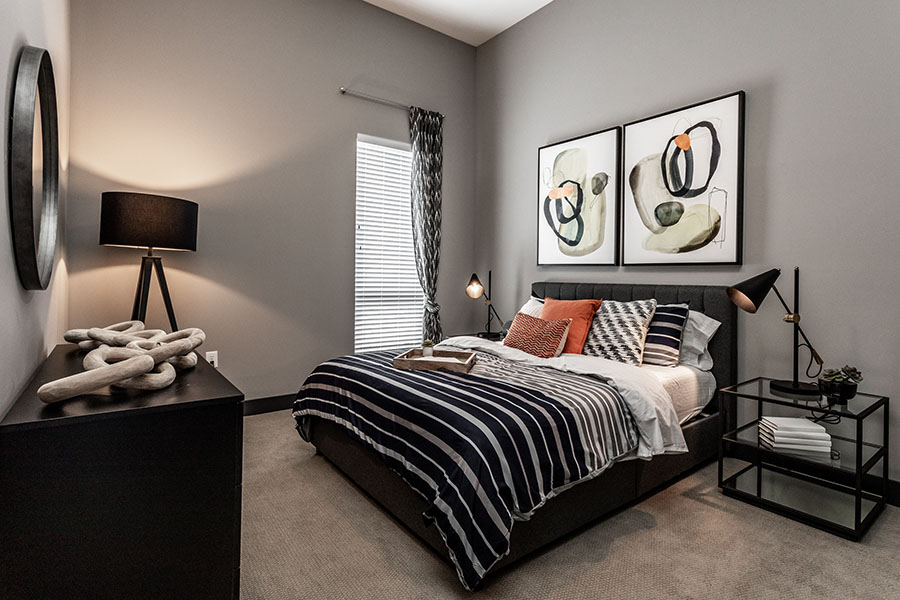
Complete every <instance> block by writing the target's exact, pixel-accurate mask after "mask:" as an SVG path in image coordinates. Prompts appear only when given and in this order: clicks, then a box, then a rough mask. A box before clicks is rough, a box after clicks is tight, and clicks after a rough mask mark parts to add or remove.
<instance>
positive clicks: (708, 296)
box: [295, 282, 737, 589]
mask: <svg viewBox="0 0 900 600" xmlns="http://www.w3.org/2000/svg"><path fill="white" fill-rule="evenodd" d="M531 294H532V296H534V297H538V298H545V297H551V298H556V299H560V300H581V299H592V298H593V299H598V298H599V299H608V300H617V301H629V300H639V299H646V298H655V299H657V301H658V302H659V303H672V302H686V301H688V302H690V306H691V309H692V310H697V311H700V312H703V313H705V314H706V315H708V316H710V317H712V318H714V319H716V320H717V321H719V322H720V323H721V325H720V327H719V330H718V331H717V333H716V335H715V336H714V337H713V338H712V340H711V341H710V344H709V352H710V354H711V355H712V358H713V362H714V364H713V367H712V369H711V371H710V373H709V374H702V373H699V374H697V376H696V378H694V379H691V378H688V379H684V377H680V378H674V377H671V375H672V374H671V373H670V374H667V375H669V378H670V379H672V381H669V382H668V384H667V383H665V382H662V383H663V385H664V386H665V387H666V389H667V391H669V390H670V387H671V386H672V385H674V386H675V387H674V388H671V389H672V390H675V389H676V388H679V387H680V388H684V389H681V390H680V392H679V393H676V394H674V395H673V399H676V398H678V400H676V401H675V402H674V404H675V405H676V408H679V405H681V406H680V409H679V410H677V412H678V421H679V422H683V425H681V426H680V434H681V435H683V439H684V442H686V444H687V448H688V451H687V452H684V453H679V454H663V455H659V456H654V457H653V458H652V460H648V461H644V460H624V461H618V460H610V465H609V466H604V467H603V468H602V469H597V472H596V473H592V476H591V477H588V478H586V479H585V480H583V481H581V482H579V483H578V484H577V485H571V486H568V487H567V489H565V491H563V492H562V493H558V494H556V493H551V494H549V496H550V497H549V498H546V499H544V500H543V501H542V502H539V503H537V508H536V510H533V511H529V512H528V513H527V514H526V515H525V516H524V517H523V518H526V519H527V520H515V522H514V523H515V526H514V527H513V526H512V525H511V524H510V529H509V532H508V533H509V535H508V539H507V540H506V541H507V542H508V550H507V551H506V552H504V554H503V555H502V556H500V557H499V558H498V559H497V560H496V561H495V562H492V563H491V564H490V565H489V566H488V568H487V569H486V570H485V571H489V572H490V573H494V572H496V571H497V570H499V569H500V568H502V567H504V566H507V565H510V564H512V563H514V562H516V561H517V560H519V559H521V558H522V557H524V556H526V555H528V554H530V553H532V552H534V551H536V550H538V549H540V548H542V547H544V546H546V545H548V544H550V543H552V542H553V541H555V540H558V539H560V538H561V537H563V536H566V535H568V534H570V533H572V532H573V531H575V530H577V529H579V528H581V527H584V526H585V525H587V524H589V523H592V522H594V521H596V520H598V519H600V518H601V517H603V516H604V515H607V514H609V513H611V512H612V511H615V510H617V509H619V508H621V507H623V506H625V505H627V504H628V503H630V502H633V501H635V500H636V499H638V498H641V497H643V496H646V495H647V494H649V493H651V492H653V491H656V490H658V489H661V487H662V486H664V485H665V484H667V483H670V482H672V481H674V480H675V479H677V478H678V477H679V476H681V475H683V474H684V473H686V472H687V471H690V470H691V469H693V468H694V467H696V466H698V465H701V464H704V463H705V462H708V461H709V460H710V459H712V458H714V457H715V456H716V454H717V448H718V418H719V415H718V411H719V398H718V397H717V396H714V397H713V399H712V400H711V401H710V402H709V403H708V404H707V405H706V406H705V407H701V406H699V404H700V403H698V402H697V401H696V399H695V398H693V399H692V396H695V395H696V394H698V393H703V390H704V389H706V390H707V391H708V390H710V388H712V389H715V388H716V387H719V388H721V387H725V386H728V385H732V384H734V383H736V381H737V377H736V375H737V315H736V308H735V306H734V304H732V303H731V301H730V300H729V299H728V297H727V295H726V294H725V288H724V287H723V286H698V285H645V284H598V283H557V282H537V283H534V284H532V286H531ZM663 379H665V375H664V376H663ZM685 381H688V382H691V383H690V384H689V385H686V384H685V383H684V382H685ZM673 382H674V383H673ZM361 393H362V392H361ZM670 393H671V392H670ZM362 395H365V394H364V393H362ZM299 402H300V400H299V399H298V403H299ZM295 407H296V405H295ZM725 414H726V415H729V418H732V417H731V415H733V411H726V413H725ZM345 424H346V423H345ZM298 429H301V430H302V431H301V434H302V435H304V437H305V438H307V439H308V440H309V441H310V442H311V443H313V444H314V445H315V447H316V449H317V451H318V453H320V454H322V455H323V456H325V457H326V458H327V459H328V460H329V461H331V462H332V463H333V464H334V465H335V466H336V467H337V468H338V469H339V470H341V471H342V472H343V473H344V474H345V475H346V476H347V477H349V478H350V479H351V480H352V481H353V482H354V483H355V484H356V485H357V486H359V487H360V488H361V489H362V490H363V491H365V492H366V493H367V494H368V495H370V496H371V497H372V498H373V499H374V500H375V501H376V502H377V503H379V504H380V505H381V506H382V507H383V508H384V509H385V510H387V511H388V512H389V513H390V514H391V515H393V516H394V517H395V518H396V519H397V520H399V521H400V522H401V523H402V524H404V525H405V526H406V527H407V528H408V529H409V530H410V531H412V532H413V533H414V534H415V535H417V536H418V537H419V538H420V539H421V540H422V541H423V542H424V543H426V544H427V545H428V546H429V547H431V548H432V549H433V550H434V551H435V552H436V553H438V554H439V555H440V556H442V557H444V558H445V559H446V560H448V562H451V564H453V565H455V566H456V568H457V572H458V574H459V575H460V580H461V581H462V583H463V585H464V586H465V587H467V588H470V589H472V588H475V587H478V585H480V584H481V581H482V580H483V578H484V577H485V576H487V575H488V574H489V573H486V572H484V573H482V572H479V573H478V574H475V575H473V574H471V573H465V572H463V570H462V568H461V566H460V560H459V556H458V554H459V550H458V549H457V552H456V553H454V551H453V549H452V548H453V544H451V543H450V542H449V541H447V540H446V539H445V538H446V536H444V535H442V533H441V531H445V529H446V528H445V527H441V523H438V524H437V525H438V526H434V524H433V522H434V519H433V515H432V516H431V518H423V514H426V511H427V510H428V509H429V508H432V509H433V506H430V503H429V502H427V501H426V500H425V499H424V498H423V497H422V496H421V495H420V494H419V493H417V492H415V491H414V490H413V488H412V487H410V484H408V483H407V481H404V479H403V478H401V476H400V475H398V473H397V472H395V471H394V470H392V469H391V468H390V467H389V466H388V465H387V464H386V462H385V460H384V458H383V457H382V456H380V455H379V454H378V453H377V452H376V451H375V450H373V449H371V448H370V447H368V446H366V445H364V444H363V443H361V442H360V441H359V440H358V439H356V438H354V437H351V435H348V431H347V430H346V429H345V428H344V427H342V426H341V425H338V424H336V423H335V422H333V421H332V420H328V419H325V418H320V417H318V416H315V415H310V414H309V413H308V411H307V414H305V416H304V417H303V418H302V419H301V418H298ZM617 451H618V450H616V449H612V450H610V451H609V452H608V453H609V454H610V457H609V458H610V459H618V458H621V457H620V456H612V455H613V454H616V452H617ZM601 452H602V450H601ZM394 466H395V467H396V465H394ZM439 529H440V531H439ZM448 545H449V547H450V548H451V549H449V550H448Z"/></svg>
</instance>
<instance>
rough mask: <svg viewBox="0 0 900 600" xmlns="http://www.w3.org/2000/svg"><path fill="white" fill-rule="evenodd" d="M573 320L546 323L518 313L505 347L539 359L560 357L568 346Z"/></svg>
mask: <svg viewBox="0 0 900 600" xmlns="http://www.w3.org/2000/svg"><path fill="white" fill-rule="evenodd" d="M571 324H572V319H560V320H558V321H545V320H544V319H539V318H537V317H532V316H530V315H526V314H525V313H518V314H517V315H516V318H515V319H513V322H512V325H510V327H509V333H507V334H506V337H505V338H503V345H504V346H509V347H510V348H518V349H519V350H522V351H523V352H527V353H528V354H533V355H535V356H537V357H539V358H553V357H554V356H559V354H560V353H561V352H562V350H563V347H564V346H565V345H566V336H567V335H568V334H569V325H571Z"/></svg>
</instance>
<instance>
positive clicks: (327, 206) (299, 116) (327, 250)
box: [69, 0, 476, 398]
mask: <svg viewBox="0 0 900 600" xmlns="http://www.w3.org/2000/svg"><path fill="white" fill-rule="evenodd" d="M474 53H475V50H474V48H472V47H471V46H468V45H466V44H463V43H461V42H457V41H455V40H452V39H450V38H448V37H445V36H443V35H441V34H438V33H436V32H434V31H431V30H428V29H426V28H424V27H422V26H420V25H416V24H414V23H412V22H411V21H407V20H405V19H402V18H400V17H397V16H395V15H392V14H390V13H387V12H385V11H383V10H381V9H378V8H376V7H374V6H371V5H369V4H366V3H363V2H360V1H359V0H329V1H327V2H326V1H321V0H320V1H298V0H283V1H278V2H268V3H265V5H264V6H263V5H259V4H257V3H251V2H245V1H242V0H231V1H227V2H223V1H219V0H215V1H214V0H207V1H202V2H182V1H181V0H160V1H156V2H144V1H139V0H124V1H123V0H90V1H83V2H78V3H74V6H73V7H72V70H73V85H72V106H73V120H72V140H73V144H72V160H71V163H72V167H71V170H72V173H71V193H70V197H71V200H70V206H71V207H72V208H71V212H70V219H69V236H70V242H69V249H70V254H69V256H70V272H71V280H72V285H71V295H70V312H69V316H70V322H71V324H72V326H73V327H84V326H89V325H97V324H107V323H112V322H116V321H120V320H124V319H127V318H128V317H129V315H130V310H131V301H132V298H133V295H134V286H135V281H136V278H137V271H138V265H139V263H140V254H141V253H140V251H138V250H129V249H120V248H104V247H100V246H98V245H97V229H98V215H99V205H100V194H101V192H103V191H107V190H115V189H131V190H139V191H147V192H155V193H163V194H171V195H175V196H181V197H185V198H189V199H191V200H194V201H196V202H198V203H199V204H200V233H199V239H198V251H197V252H196V253H195V254H193V253H184V254H182V253H171V252H170V253H165V256H164V263H165V265H166V274H167V276H168V279H169V287H170V289H171V293H172V297H173V301H174V304H175V311H176V314H177V316H178V321H179V325H180V326H182V327H184V326H197V327H201V328H203V329H204V330H205V331H206V333H207V334H208V338H207V343H206V344H205V345H204V346H203V347H202V348H201V350H218V351H219V361H220V368H221V370H222V372H223V373H224V374H225V375H226V376H228V377H229V378H230V379H231V380H232V381H233V382H234V383H235V384H236V385H237V386H238V387H239V388H241V389H242V390H243V391H244V393H245V394H246V396H247V397H248V398H253V397H264V396H270V395H278V394H289V393H294V392H296V390H297V389H298V388H299V386H300V384H301V383H302V382H303V379H304V378H305V376H306V375H307V374H308V373H309V371H310V370H312V368H313V367H314V366H315V365H316V364H317V363H318V362H321V361H322V360H324V359H327V358H330V357H332V356H335V355H339V354H343V353H347V352H350V351H352V349H353V281H354V277H353V263H354V248H353V237H354V210H355V205H354V189H355V166H354V165H355V140H356V134H357V132H362V133H366V134H370V135H375V136H379V137H385V138H392V139H405V140H408V139H409V138H408V132H409V130H408V124H407V115H406V113H405V112H404V111H402V110H397V109H393V108H389V107H385V106H382V105H379V104H373V103H369V102H365V101H362V100H359V99H354V98H350V97H341V96H340V95H338V88H339V87H340V86H350V87H354V88H358V89H360V90H363V91H367V92H369V93H372V94H375V95H378V96H383V97H387V98H393V99H396V100H398V101H401V102H409V103H412V104H417V105H419V106H423V107H426V108H431V109H434V110H439V111H441V112H443V113H444V114H445V115H446V121H445V137H444V150H445V153H444V188H443V191H444V204H443V206H444V213H443V215H444V221H443V235H444V238H443V239H444V243H443V256H442V261H441V271H440V279H439V287H438V302H439V303H441V304H442V306H443V310H442V316H443V323H444V330H445V331H446V332H448V333H453V332H459V331H466V330H470V328H471V327H474V326H475V323H474V319H475V315H476V312H475V310H473V307H472V303H466V302H464V301H463V300H462V299H460V297H461V298H465V296H464V295H463V287H464V286H465V284H466V282H467V281H468V277H469V275H470V274H471V271H472V264H473V262H474V249H473V245H472V242H471V240H472V230H473V227H474V208H475V180H474V171H475V156H474V145H475V127H474V111H475V104H474V102H475V94H474V60H475V58H474ZM150 305H151V309H150V313H149V315H148V323H149V325H150V326H163V327H166V328H168V325H167V322H166V320H165V313H164V311H163V309H162V302H161V298H160V296H159V293H158V291H157V290H156V289H155V288H154V289H153V290H152V292H151V299H150Z"/></svg>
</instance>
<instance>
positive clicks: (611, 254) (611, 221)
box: [535, 126, 622, 267]
mask: <svg viewBox="0 0 900 600" xmlns="http://www.w3.org/2000/svg"><path fill="white" fill-rule="evenodd" d="M610 136H612V137H613V138H614V140H610V139H602V140H601V138H609V137H610ZM593 137H597V138H598V139H597V140H596V143H598V144H600V143H603V144H610V143H612V144H614V148H613V150H614V158H613V159H612V161H608V160H603V159H602V158H601V159H599V163H602V165H603V166H604V167H605V168H606V169H608V171H606V170H604V171H600V172H598V173H597V174H599V173H605V174H607V176H608V177H609V179H612V180H613V181H609V180H607V185H606V186H605V188H604V193H605V197H606V206H607V210H606V215H605V219H604V221H603V222H604V235H603V239H602V242H601V244H600V246H599V247H598V248H597V249H596V250H593V251H591V252H588V253H586V254H585V255H584V256H583V257H575V258H573V259H571V260H551V258H553V257H552V251H551V250H550V249H549V247H548V245H547V240H548V239H552V240H553V241H554V242H555V241H556V238H557V237H558V236H559V234H558V233H554V230H553V229H551V228H550V226H549V224H548V222H547V219H546V218H545V212H546V209H545V207H544V204H545V203H546V202H547V195H546V191H547V189H548V187H550V186H549V185H548V183H547V181H545V180H546V179H547V178H548V177H547V173H546V169H547V168H549V169H550V174H551V175H550V177H551V179H552V172H553V168H552V167H548V165H546V164H542V163H541V157H542V154H545V153H547V151H552V150H553V149H555V148H557V147H559V149H560V150H561V151H563V150H565V149H564V148H563V146H566V145H571V144H572V143H573V142H579V141H585V142H588V141H589V138H593ZM605 158H606V159H608V157H605ZM610 162H611V164H610ZM588 166H593V164H589V165H588ZM592 170H594V169H588V171H587V172H586V173H585V183H586V184H587V183H588V182H589V181H590V180H589V179H588V178H591V179H592V176H591V175H590V171H592ZM537 171H538V173H537V199H538V207H537V227H536V237H535V240H536V244H535V246H536V248H535V249H536V252H535V255H536V256H535V259H536V264H537V266H540V267H550V266H617V265H618V264H619V261H620V251H619V249H620V239H619V232H620V229H621V227H620V225H619V220H620V218H621V217H620V215H621V189H622V188H621V181H620V179H621V173H622V128H621V127H620V126H615V127H609V128H606V129H601V130H599V131H593V132H590V133H586V134H584V135H579V136H575V137H572V138H568V139H565V140H561V141H558V142H553V143H551V144H547V145H544V146H541V147H540V148H538V169H537ZM610 190H612V194H610ZM610 195H612V201H610ZM550 235H554V237H553V238H549V236H550ZM610 238H611V239H610ZM542 243H543V244H544V245H543V248H544V252H543V254H545V256H544V260H543V262H542ZM601 249H604V250H605V252H606V254H607V258H605V259H600V260H598V256H592V255H596V253H597V252H598V251H599V250H601ZM546 255H551V256H549V257H548V256H546ZM564 256H565V255H564V254H563V253H562V252H561V251H560V252H559V257H558V258H561V257H564Z"/></svg>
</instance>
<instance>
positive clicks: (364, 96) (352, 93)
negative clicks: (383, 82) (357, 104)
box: [340, 87, 445, 118]
mask: <svg viewBox="0 0 900 600" xmlns="http://www.w3.org/2000/svg"><path fill="white" fill-rule="evenodd" d="M340 91H341V94H343V95H347V96H356V97H357V98H362V99H363V100H370V101H372V102H378V103H379V104H384V105H386V106H393V107H394V108H402V109H403V110H406V111H408V110H409V108H410V107H409V106H408V105H406V104H400V103H399V102H394V101H393V100H386V99H384V98H379V97H378V96H372V95H371V94H364V93H362V92H357V91H356V90H351V89H349V88H345V87H342V88H340ZM441 118H445V117H444V115H443V113H441Z"/></svg>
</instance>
